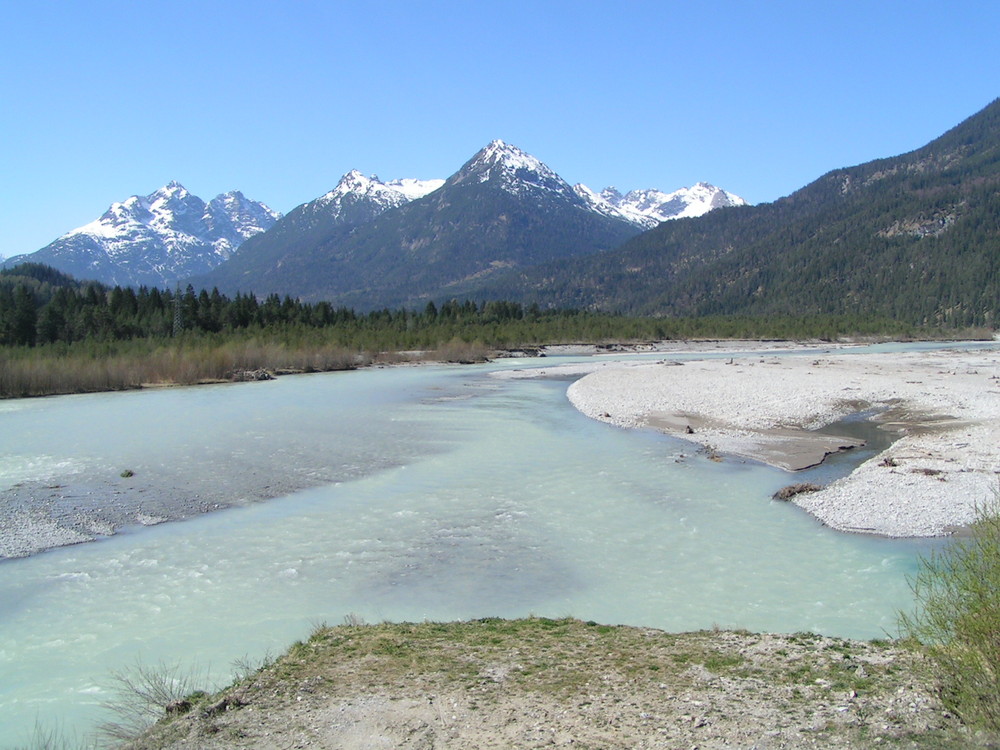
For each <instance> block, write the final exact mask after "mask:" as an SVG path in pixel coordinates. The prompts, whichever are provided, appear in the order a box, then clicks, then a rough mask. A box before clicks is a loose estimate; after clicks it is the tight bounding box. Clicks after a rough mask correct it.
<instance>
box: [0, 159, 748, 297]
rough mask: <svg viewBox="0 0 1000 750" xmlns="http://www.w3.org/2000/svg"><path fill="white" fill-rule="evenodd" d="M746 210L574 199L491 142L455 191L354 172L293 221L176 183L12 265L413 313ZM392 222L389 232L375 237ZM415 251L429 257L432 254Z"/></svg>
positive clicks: (688, 198) (549, 176) (692, 202)
mask: <svg viewBox="0 0 1000 750" xmlns="http://www.w3.org/2000/svg"><path fill="white" fill-rule="evenodd" d="M469 175H474V177H473V178H472V179H471V180H467V179H466V178H467V177H468V176H469ZM458 185H461V187H456V186H458ZM440 189H444V193H443V194H442V195H437V191H439V190H440ZM432 193H434V194H435V203H434V206H436V207H431V208H428V207H427V206H426V205H424V204H421V205H422V209H421V206H417V207H414V208H412V209H410V210H409V211H408V212H406V213H405V214H404V216H402V217H394V216H393V217H392V219H391V220H390V218H389V217H390V216H392V212H394V211H395V210H398V209H401V208H402V207H404V206H406V205H407V204H409V203H413V202H418V201H420V200H421V199H424V198H426V197H427V196H429V195H430V194H432ZM456 197H457V198H458V201H459V204H460V206H455V205H454V201H455V199H456ZM743 203H745V201H743V199H742V198H740V197H738V196H736V195H733V194H732V193H728V192H726V191H724V190H721V189H719V188H716V187H714V186H711V185H708V184H707V183H698V184H697V185H695V186H694V187H692V188H682V189H680V190H676V191H673V192H671V193H664V192H661V191H659V190H634V191H631V192H628V193H626V194H624V195H623V194H621V193H620V192H619V191H618V190H616V189H615V188H612V187H609V188H606V189H605V190H603V191H602V192H601V193H596V192H594V191H592V190H590V189H589V188H588V187H586V186H585V185H575V186H573V187H570V186H569V184H567V183H566V182H565V180H563V179H562V178H561V177H560V176H559V175H557V174H556V173H555V172H554V171H552V170H551V169H550V168H549V167H547V166H546V165H544V164H542V163H541V162H540V161H539V160H537V159H536V158H534V157H533V156H530V155H529V154H526V153H524V152H523V151H521V150H519V149H518V148H516V147H514V146H512V145H509V144H505V143H503V142H502V141H493V142H492V143H490V144H489V145H488V146H486V147H485V148H484V149H482V150H481V151H480V152H479V153H478V154H476V155H475V156H474V157H473V158H472V159H471V160H470V161H469V162H468V163H467V164H466V165H465V166H464V167H463V168H462V170H460V171H459V172H458V173H456V174H455V175H453V176H452V177H451V178H450V179H449V180H443V179H432V180H419V179H412V178H409V179H399V180H392V181H388V182H382V181H381V180H379V179H378V177H376V176H374V175H373V176H371V177H365V176H364V175H363V174H362V173H361V172H358V171H356V170H353V171H351V172H348V173H347V174H346V175H344V176H343V178H341V180H340V182H339V183H338V184H337V186H336V187H335V188H334V189H333V190H330V191H329V192H327V193H325V194H324V195H321V196H320V197H318V198H316V199H315V200H313V201H310V202H308V203H305V204H303V205H301V206H299V207H297V208H295V209H294V210H293V211H291V212H290V213H289V214H288V215H287V216H285V217H283V218H282V217H280V216H279V215H278V214H276V213H275V212H273V211H271V210H270V209H268V208H267V207H266V206H265V205H264V204H261V203H257V202H254V201H248V200H247V199H245V198H244V197H243V196H242V195H241V194H240V193H227V194H226V195H224V196H219V197H218V198H216V199H214V200H213V201H211V202H209V203H207V204H205V203H204V202H203V201H201V199H200V198H197V197H196V196H193V195H191V194H190V193H188V192H187V191H186V190H185V189H184V188H183V187H182V186H180V185H179V184H177V183H171V184H169V185H167V186H165V187H163V188H161V189H160V190H158V191H156V192H155V193H153V194H151V195H148V196H145V197H139V196H133V197H131V198H129V199H128V200H127V201H124V202H123V203H115V204H113V205H112V206H111V208H109V209H108V211H107V212H106V213H105V214H104V215H103V216H102V217H100V218H99V219H97V220H96V221H94V222H91V223H90V224H87V225H86V226H83V227H80V228H79V229H75V230H73V231H72V232H69V233H67V234H66V235H64V236H63V237H60V238H59V239H57V240H56V241H55V242H53V243H51V244H50V245H48V246H46V247H45V248H42V250H40V251H38V252H36V253H32V254H29V255H22V256H17V257H15V258H11V259H9V260H8V261H7V262H6V263H5V264H4V265H5V266H13V265H15V264H17V263H20V262H24V261H32V262H39V263H45V264H47V265H51V266H53V267H55V268H58V269H59V270H62V271H64V272H67V273H71V274H73V275H75V276H78V277H80V278H86V279H94V280H98V281H102V282H104V283H109V284H123V285H132V286H137V285H140V284H148V285H160V286H172V285H173V284H174V283H176V282H178V281H181V282H183V283H185V284H186V283H188V282H189V281H190V282H192V283H194V284H195V285H196V286H205V287H209V288H210V287H212V286H218V287H219V288H220V289H221V290H223V291H227V292H235V291H240V290H242V291H248V290H252V291H254V292H256V293H258V294H262V295H263V294H268V293H275V292H276V293H280V294H289V295H292V296H295V297H302V298H306V299H331V300H333V301H337V302H341V303H344V304H352V305H357V306H361V307H371V306H381V305H385V304H407V303H411V302H414V301H417V302H419V301H420V300H422V299H424V298H426V297H429V296H431V295H432V294H434V293H435V292H436V291H437V287H439V286H441V285H453V284H461V283H462V282H463V281H464V280H467V279H468V278H469V277H476V276H477V274H479V275H481V274H486V275H488V274H489V273H490V272H491V271H494V270H496V269H498V268H507V267H520V266H522V265H524V264H528V265H531V264H533V263H537V262H543V261H546V260H551V259H554V258H558V257H563V256H566V255H577V254H585V253H589V252H596V251H603V250H607V249H610V248H611V247H614V246H615V245H618V244H620V243H621V242H622V241H623V240H625V239H627V238H628V237H630V236H632V235H634V234H637V233H639V232H640V231H642V230H644V229H648V228H650V227H652V226H655V225H657V224H658V223H660V222H661V221H666V220H669V219H673V218H679V217H686V216H698V215H702V214H704V213H706V212H708V211H710V210H712V209H713V208H716V207H719V206H725V205H740V204H743ZM439 211H441V212H442V213H441V215H440V216H439V215H438V212H439ZM383 214H387V216H386V217H385V221H384V222H383V224H381V225H380V227H379V228H376V227H367V226H364V225H367V224H369V223H370V222H372V221H373V220H374V219H376V218H377V217H380V216H382V215H383ZM556 217H560V218H558V220H557V218H556ZM408 224H410V225H409V226H408ZM512 225H513V226H512ZM487 227H489V229H487ZM362 228H363V229H362ZM227 229H236V230H238V231H236V232H233V231H228V232H227V231H225V230H227ZM220 230H222V231H220ZM564 230H565V236H563V237H560V236H558V235H559V234H561V233H562V232H563V231H564ZM422 231H426V232H430V233H431V235H430V236H424V235H423V234H422ZM383 232H384V233H385V235H384V236H383V234H382V233H383ZM458 245H461V247H458ZM417 246H422V247H427V248H429V249H428V251H427V252H425V253H423V255H422V254H421V253H420V252H418V251H415V250H414V248H415V247H417ZM237 247H239V248H240V249H239V252H238V253H236V252H235V251H236V249H237ZM424 256H426V257H424ZM425 261H426V263H425ZM389 266H391V267H392V272H390V273H388V274H387V273H386V271H387V270H389V269H388V267H389ZM414 266H425V267H422V268H414ZM421 279H422V280H423V283H422V284H421V283H419V282H421ZM414 283H417V285H416V286H414ZM390 287H392V288H390ZM411 287H412V288H411Z"/></svg>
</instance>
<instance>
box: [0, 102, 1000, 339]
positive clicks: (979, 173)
mask: <svg viewBox="0 0 1000 750" xmlns="http://www.w3.org/2000/svg"><path fill="white" fill-rule="evenodd" d="M228 195H230V196H238V199H237V198H235V197H232V198H231V200H230V201H229V204H232V205H234V206H243V207H244V211H245V213H246V215H247V216H248V217H253V216H256V217H257V219H256V220H250V218H248V219H247V220H246V221H245V222H243V223H241V222H239V221H236V220H233V219H230V220H229V224H230V225H232V226H233V227H240V226H242V227H244V228H245V229H246V230H247V231H245V232H244V233H243V234H240V235H239V239H242V240H245V241H243V242H242V244H241V245H240V246H239V248H238V249H237V250H236V251H235V252H233V251H232V248H233V247H234V246H235V243H236V242H237V241H238V240H237V239H229V240H228V244H227V243H225V242H221V243H219V244H213V243H212V242H209V243H208V245H209V248H210V249H209V250H208V251H207V252H205V253H204V254H203V257H208V259H209V260H208V261H207V262H204V263H203V264H202V266H201V269H200V270H199V271H188V270H187V269H186V267H183V266H182V264H180V263H175V264H174V265H172V266H171V265H170V263H169V262H168V261H172V260H173V259H174V257H173V256H171V254H170V253H169V252H167V253H164V251H162V250H158V251H156V252H152V251H151V253H150V254H151V255H152V257H153V259H152V260H146V259H145V258H144V257H143V255H142V253H140V252H137V254H136V255H135V256H133V255H130V253H129V252H126V251H125V250H124V249H121V250H119V249H118V246H116V245H115V244H114V242H113V241H112V242H110V243H109V244H110V248H111V249H108V248H106V247H103V246H102V247H99V248H97V249H94V243H97V239H102V238H103V239H107V240H115V239H116V238H117V237H118V234H117V232H118V231H119V230H118V227H124V226H129V227H135V235H136V238H138V239H140V242H139V243H138V244H137V245H136V247H139V248H141V239H142V237H143V236H144V235H143V234H142V232H144V231H147V230H148V231H150V232H152V231H153V230H154V229H159V228H161V227H168V228H170V231H171V232H174V235H171V236H179V234H181V233H183V232H181V229H183V228H184V227H188V226H191V225H192V223H193V224H197V225H198V227H202V228H204V227H209V226H211V227H212V228H213V229H214V227H217V226H221V225H223V224H225V223H226V222H224V221H223V220H222V218H221V217H222V215H223V213H224V212H223V211H222V206H220V207H219V208H217V209H214V210H213V209H212V206H213V205H216V204H217V202H219V203H221V204H226V203H227V202H226V201H225V200H222V199H224V198H225V196H220V197H219V198H217V199H215V200H214V201H212V202H211V203H210V204H204V203H201V202H200V201H198V202H197V203H192V204H191V205H192V206H193V207H192V208H188V209H187V210H186V211H175V212H173V213H170V214H169V216H168V215H167V214H164V215H163V217H162V218H160V219H153V218H150V216H152V215H153V214H155V213H156V211H155V210H154V209H155V207H156V206H166V205H168V204H170V205H180V204H183V203H185V201H184V200H181V196H184V198H185V200H186V199H188V198H193V197H191V196H189V195H188V194H187V192H186V191H184V190H183V188H181V187H180V186H179V185H176V184H175V183H173V184H171V185H168V186H167V187H165V188H163V189H162V190H160V191H157V192H156V193H154V194H152V195H150V196H146V197H145V198H141V199H140V198H137V197H133V198H131V199H129V201H126V202H125V203H123V204H115V206H112V208H111V209H110V210H109V212H108V213H107V214H105V216H103V217H101V219H100V220H98V221H97V222H94V223H92V224H91V225H88V226H87V227H82V228H81V229H80V230H75V231H74V232H71V233H69V234H68V235H65V236H64V237H62V238H60V239H59V240H57V241H56V242H55V243H52V245H50V246H48V247H47V248H43V250H42V251H39V252H38V253H35V254H33V255H31V256H27V259H31V260H36V261H39V262H43V263H50V264H51V265H53V266H56V267H57V268H60V269H61V270H67V271H69V272H71V273H74V274H75V275H78V276H80V277H82V278H99V277H97V276H95V274H96V272H97V271H98V270H101V269H103V268H105V265H102V264H106V265H107V267H108V268H110V267H111V265H110V264H111V261H112V260H115V261H117V260H118V257H114V258H112V257H111V256H114V255H115V253H117V255H118V256H121V258H123V259H126V260H128V263H127V264H126V267H127V268H128V270H129V271H130V272H134V271H136V270H138V269H147V270H150V271H152V270H155V271H156V272H157V273H160V274H161V275H162V274H164V273H165V270H164V269H168V270H170V272H172V273H183V272H187V273H192V274H196V275H194V276H192V277H191V278H190V280H191V281H192V283H194V284H195V286H202V287H206V288H211V287H212V286H218V287H219V289H220V290H221V291H223V292H228V293H232V292H235V291H242V292H250V291H252V292H254V293H255V294H257V295H260V296H263V295H266V294H270V293H279V294H288V295H291V296H293V297H297V298H300V299H303V300H309V301H317V300H327V301H330V302H332V303H334V304H337V305H344V306H348V307H354V308H356V309H359V310H362V311H364V310H372V309H378V308H382V307H393V306H400V305H403V306H410V307H419V306H422V305H425V304H426V303H427V302H428V301H434V302H443V301H447V300H449V299H466V298H469V299H475V300H500V299H506V300H511V301H518V302H522V303H538V304H539V305H541V306H543V307H575V308H591V309H605V310H613V311H621V312H629V313H637V314H646V315H670V316H704V315H754V316H769V315H811V314H837V315H856V316H862V317H867V318H872V317H887V318H892V319H896V320H900V321H906V322H909V323H915V324H940V323H944V324H949V325H957V326H962V325H977V326H978V325H984V326H994V327H995V326H996V325H997V321H998V318H1000V222H998V220H997V217H1000V100H995V101H993V102H992V103H991V104H989V105H988V106H987V107H985V108H984V109H983V110H981V111H980V112H978V113H976V114H975V115H973V116H972V117H969V118H968V119H967V120H965V121H964V122H962V123H960V124H958V125H957V126H955V127H954V128H952V129H951V130H949V131H948V132H947V133H945V134H943V135H942V136H940V137H939V138H936V139H934V140H933V141H931V142H930V143H928V144H927V145H926V146H923V147H921V148H919V149H916V150H914V151H910V152H908V153H904V154H901V155H899V156H893V157H889V158H884V159H877V160H874V161H871V162H868V163H865V164H861V165H857V166H852V167H845V168H842V169H836V170H833V171H831V172H829V173H827V174H825V175H823V176H821V177H819V178H818V179H817V180H815V181H813V182H812V183H810V184H808V185H806V186H805V187H803V188H801V189H799V190H797V191H795V192H794V193H792V194H790V195H788V196H787V197H784V198H781V199H779V200H777V201H774V202H773V203H765V204H759V205H756V206H750V205H746V204H745V202H744V201H742V200H741V199H739V198H738V197H737V196H734V195H732V194H731V193H727V192H726V191H724V190H720V189H719V188H715V187H712V186H710V185H705V184H703V183H699V184H697V185H695V186H694V187H693V188H690V189H685V190H682V191H675V192H674V193H661V192H658V191H649V190H646V191H631V192H628V193H625V194H622V193H620V192H619V191H617V190H615V189H614V188H606V189H605V190H603V191H601V192H600V193H597V192H595V191H593V190H590V189H589V188H587V187H585V186H583V185H576V186H571V185H569V184H568V183H567V182H566V181H565V180H563V179H562V178H561V177H560V176H559V175H558V174H556V173H555V172H554V171H553V170H551V169H550V168H549V167H547V166H546V165H545V164H543V163H542V162H540V161H539V160H538V159H536V158H535V157H533V156H531V155H529V154H527V153H525V152H523V151H521V150H520V149H518V148H516V147H515V146H512V145H510V144H506V143H504V142H502V141H493V142H492V143H490V144H488V145H487V146H486V147H485V148H483V149H482V150H480V151H479V152H478V153H477V154H475V155H474V156H473V157H472V158H471V159H470V160H469V161H468V162H466V163H465V164H464V165H463V166H462V167H461V168H460V169H459V170H458V171H457V172H455V173H454V174H453V175H452V176H451V177H449V178H448V179H446V180H427V181H421V180H413V179H410V180H395V181H390V182H382V181H380V180H379V179H378V178H377V177H374V176H372V177H365V176H364V175H362V174H361V173H359V172H349V173H348V174H347V175H345V176H344V177H343V178H342V179H341V181H340V182H339V183H338V185H337V186H336V187H335V188H334V189H333V190H331V191H330V192H328V193H326V194H324V195H322V196H320V197H319V198H317V199H316V200H313V201H310V202H309V203H306V204H303V205H301V206H299V207H298V208H296V209H294V210H293V211H291V212H290V213H289V214H288V215H287V216H285V217H281V218H278V217H276V216H275V215H274V214H273V212H270V211H269V210H268V209H266V207H262V206H261V204H253V205H255V206H257V209H256V212H254V211H251V210H250V209H251V208H252V206H251V205H250V204H252V202H247V201H246V200H245V199H243V198H242V196H239V194H228ZM195 200H197V199H195ZM716 209H718V210H716ZM235 213H237V214H239V213H240V212H239V211H236V212H235ZM225 215H226V216H229V215H230V214H229V213H226V214H225ZM240 215H242V214H240ZM268 217H270V220H271V221H273V225H271V226H270V227H269V228H266V231H262V230H263V229H265V227H264V226H263V225H264V223H266V221H267V220H268ZM84 230H87V231H84ZM140 230H141V231H140ZM186 234H188V235H189V236H194V233H193V232H186ZM95 237H96V238H97V239H94V238H95ZM88 243H90V244H88ZM98 244H99V243H98ZM175 246H180V247H186V245H184V243H180V242H178V243H175ZM121 247H123V248H124V247H131V246H129V245H127V244H124V243H123V244H122V245H121ZM55 250H64V252H62V253H57V252H55ZM70 251H78V252H77V255H76V256H74V255H73V253H72V252H70ZM85 251H87V252H92V255H93V257H91V258H90V259H88V260H87V262H86V263H84V262H82V261H80V260H79V258H86V252H85ZM46 253H48V255H46ZM101 253H103V255H101ZM157 253H159V254H158V255H157ZM174 253H175V255H176V258H178V259H180V258H181V257H182V254H181V253H180V252H177V251H174ZM226 254H228V255H229V257H228V259H227V260H222V258H223V256H224V255H226ZM67 257H75V258H77V260H76V261H75V262H77V266H76V267H69V268H67V266H66V263H65V262H62V261H64V260H65V258H67ZM50 258H51V260H50ZM21 259H25V258H24V256H22V258H21ZM18 260H19V259H10V260H8V261H7V265H12V262H15V263H16V262H17V261H18ZM57 261H59V262H57ZM108 273H112V271H110V270H109V271H108ZM114 273H119V272H117V271H115V272H114ZM121 273H122V274H123V275H122V276H114V277H112V278H110V279H106V280H109V281H111V282H113V283H123V282H122V281H121V280H120V279H125V278H128V279H129V280H128V281H124V283H136V282H135V281H134V279H136V278H139V277H138V276H137V275H135V274H134V273H133V275H130V276H127V277H126V275H124V272H121ZM143 283H146V282H143Z"/></svg>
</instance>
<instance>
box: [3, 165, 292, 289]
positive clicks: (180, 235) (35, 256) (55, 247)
mask: <svg viewBox="0 0 1000 750" xmlns="http://www.w3.org/2000/svg"><path fill="white" fill-rule="evenodd" d="M279 217H280V214H278V213H276V212H275V211H272V210H271V209H270V208H268V207H267V206H266V205H264V204H263V203H260V202H258V201H253V200H250V199H248V198H246V197H245V196H244V195H243V194H242V193H240V192H239V191H233V192H229V193H224V194H222V195H219V196H217V197H215V198H213V199H212V200H211V201H209V202H208V203H205V201H203V200H202V199H201V198H199V197H198V196H196V195H192V194H191V193H190V192H188V191H187V189H186V188H185V187H184V186H183V185H181V184H180V183H177V182H170V183H169V184H167V185H164V186H163V187H162V188H160V189H159V190H157V191H155V192H153V193H150V194H149V195H146V196H138V195H133V196H132V197H130V198H128V199H127V200H125V201H122V202H121V203H113V204H112V205H111V207H110V208H108V210H107V211H105V212H104V214H103V215H102V216H101V217H100V218H98V219H96V220H94V221H92V222H90V223H89V224H85V225H84V226H82V227H79V228H78V229H74V230H72V231H71V232H67V233H66V234H64V235H63V236H62V237H60V238H58V239H57V240H55V241H54V242H52V243H50V244H49V245H47V246H45V247H43V248H42V249H41V250H38V251H36V252H34V253H30V254H27V255H19V256H15V257H13V258H9V259H8V260H7V261H5V262H4V265H5V266H8V267H9V266H13V265H16V264H17V263H21V262H24V261H31V262H35V263H45V264H47V265H50V266H53V267H55V268H57V269H59V270H60V271H64V272H65V273H69V274H72V275H74V276H76V277H78V278H81V279H94V280H97V281H102V282H104V283H107V284H119V285H131V286H139V285H143V284H146V285H150V286H171V285H173V284H174V283H176V282H177V281H179V280H180V279H184V278H187V277H189V276H192V275H193V274H197V273H204V272H205V271H208V270H209V269H211V268H213V267H215V266H217V265H219V264H220V263H222V262H223V261H225V260H226V259H228V258H229V257H230V255H232V253H233V252H234V251H235V250H236V249H237V248H238V247H239V246H240V245H241V244H242V243H243V242H244V241H245V240H246V239H248V238H249V237H253V236H254V235H257V234H260V233H261V232H264V231H266V230H267V229H268V228H270V227H271V226H272V225H273V224H274V222H275V221H277V219H278V218H279Z"/></svg>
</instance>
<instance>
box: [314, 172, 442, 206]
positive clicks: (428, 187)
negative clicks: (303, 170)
mask: <svg viewBox="0 0 1000 750" xmlns="http://www.w3.org/2000/svg"><path fill="white" fill-rule="evenodd" d="M443 184H444V180H417V179H413V178H404V179H399V180H391V181H389V182H382V181H381V180H380V179H379V178H378V176H377V175H372V176H371V177H366V176H365V175H364V174H362V173H361V172H359V171H358V170H356V169H352V170H351V171H350V172H348V173H347V174H345V175H344V176H343V177H341V178H340V182H338V183H337V186H336V187H335V188H334V189H333V190H331V191H330V192H328V193H326V194H324V195H321V196H320V197H319V198H317V199H316V200H315V201H313V202H312V203H310V204H307V206H309V207H310V210H312V211H322V212H324V213H325V214H329V215H331V216H333V217H334V218H337V217H340V216H341V215H342V214H343V212H344V211H345V210H347V209H348V207H350V206H356V205H358V204H359V203H364V204H365V205H366V206H367V207H368V209H369V210H370V211H371V213H372V217H374V216H375V215H377V214H379V213H382V212H383V211H388V210H389V209H390V208H397V207H398V206H402V205H405V204H407V203H409V202H410V201H413V200H416V199H417V198H422V197H423V196H425V195H427V194H428V193H430V192H432V191H434V190H437V189H438V188H439V187H441V186H442V185H443Z"/></svg>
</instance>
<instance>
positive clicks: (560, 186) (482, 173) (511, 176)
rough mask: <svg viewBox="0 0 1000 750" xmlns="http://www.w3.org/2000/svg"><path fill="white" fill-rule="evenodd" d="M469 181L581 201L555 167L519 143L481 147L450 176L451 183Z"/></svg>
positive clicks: (492, 143)
mask: <svg viewBox="0 0 1000 750" xmlns="http://www.w3.org/2000/svg"><path fill="white" fill-rule="evenodd" d="M466 181H478V182H480V183H489V184H491V185H494V186H496V187H499V188H500V189H502V190H505V191H507V192H509V193H511V194H512V195H518V196H527V195H530V194H532V193H535V194H540V195H545V196H546V197H549V198H553V197H557V198H562V199H564V200H566V201H568V202H570V203H578V202H579V196H577V195H576V193H575V191H574V190H573V188H572V187H570V185H569V183H568V182H566V181H565V180H564V179H563V178H562V177H560V176H559V175H557V174H556V173H555V172H554V171H552V169H550V168H549V167H548V166H546V165H545V164H543V163H542V162H540V161H539V160H538V159H536V158H535V157H534V156H532V155H531V154H528V153H526V152H524V151H522V150H521V149H519V148H518V147H517V146H512V145H511V144H509V143H504V142H503V141H499V140H497V141H492V142H491V143H490V144H489V145H487V146H486V147H485V148H483V149H481V150H480V151H479V152H478V153H476V155H475V156H473V157H472V159H470V160H469V161H468V162H466V163H465V165H464V166H463V167H462V168H461V169H460V170H459V171H458V172H456V173H455V174H454V175H452V176H451V177H450V178H449V179H448V182H449V183H450V184H452V185H459V184H462V183H463V182H466Z"/></svg>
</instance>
